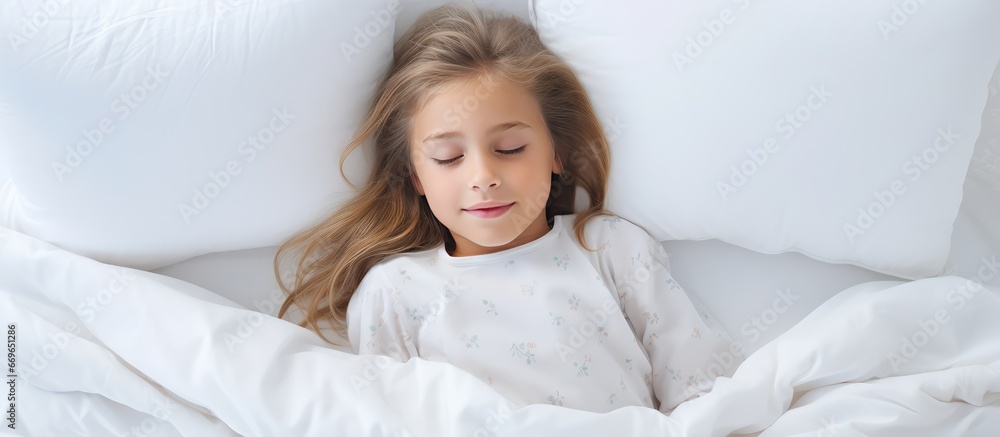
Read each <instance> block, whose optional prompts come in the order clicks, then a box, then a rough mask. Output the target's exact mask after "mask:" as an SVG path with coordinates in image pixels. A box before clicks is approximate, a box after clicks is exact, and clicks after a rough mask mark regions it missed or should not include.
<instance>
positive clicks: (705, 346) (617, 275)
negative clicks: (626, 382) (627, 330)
mask: <svg viewBox="0 0 1000 437" xmlns="http://www.w3.org/2000/svg"><path fill="white" fill-rule="evenodd" d="M623 221H624V220H623ZM619 226H621V225H619ZM612 238H613V239H612V241H611V243H612V244H611V247H613V248H615V249H616V250H612V251H609V253H608V256H610V257H611V258H612V259H610V260H608V262H611V263H613V265H612V276H613V278H614V279H613V280H614V283H615V288H617V290H618V294H619V297H620V300H621V304H622V310H623V311H624V313H625V315H626V317H627V318H628V319H629V321H630V322H631V324H632V328H633V329H634V330H635V334H636V338H637V339H638V340H639V341H640V342H641V344H642V346H643V347H644V348H645V350H646V353H647V354H648V356H649V360H650V362H651V363H652V372H653V373H652V375H649V378H650V379H651V383H652V386H653V393H654V394H655V395H656V398H657V399H658V401H659V403H660V405H659V408H658V409H659V411H660V412H662V413H664V414H668V415H669V414H670V413H671V412H673V410H674V409H675V408H676V407H677V406H678V405H679V404H681V403H682V402H684V401H687V400H690V399H694V398H697V397H699V396H701V395H703V394H705V393H707V392H709V391H711V389H712V387H713V386H714V385H715V379H716V378H717V377H719V376H727V377H728V376H732V375H733V374H734V373H735V372H736V368H737V367H738V366H739V364H740V363H741V362H742V361H743V353H742V348H741V347H740V346H739V344H737V343H735V342H733V340H732V338H731V337H730V335H729V333H728V332H727V331H726V330H725V328H723V327H722V326H721V325H720V324H718V322H716V321H715V319H714V318H710V317H709V316H708V311H706V310H705V309H704V308H703V306H702V305H701V304H700V302H698V301H697V300H695V299H692V298H691V297H690V296H688V294H687V293H686V292H685V291H684V290H683V289H682V288H681V286H680V285H679V284H678V283H677V281H675V280H674V278H673V277H672V276H671V275H670V271H669V268H668V265H669V264H668V258H667V253H666V250H665V249H664V248H663V245H662V244H661V243H660V242H658V241H656V239H654V238H653V237H652V236H650V235H649V233H647V232H646V231H645V230H644V229H643V228H641V227H639V226H637V225H634V224H631V222H625V223H624V226H623V228H622V229H619V230H618V231H617V232H614V233H613V234H612Z"/></svg>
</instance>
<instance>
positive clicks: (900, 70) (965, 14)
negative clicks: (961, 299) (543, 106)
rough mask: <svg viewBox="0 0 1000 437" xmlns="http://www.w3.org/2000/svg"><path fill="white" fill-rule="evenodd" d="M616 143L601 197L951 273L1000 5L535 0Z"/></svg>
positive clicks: (659, 218)
mask: <svg viewBox="0 0 1000 437" xmlns="http://www.w3.org/2000/svg"><path fill="white" fill-rule="evenodd" d="M531 13H532V22H533V23H534V24H535V26H536V27H537V28H538V30H539V33H540V34H541V37H542V40H543V41H544V43H545V44H546V45H547V46H548V47H549V48H551V49H552V50H553V51H554V52H555V53H556V54H558V55H559V56H560V57H562V58H563V59H564V60H565V61H567V62H568V63H569V64H570V65H571V66H572V67H573V68H574V70H575V71H576V72H577V73H578V74H579V76H580V78H581V80H582V81H583V82H584V84H585V86H586V87H587V89H588V91H589V93H590V96H591V97H592V98H593V100H594V104H595V106H596V108H597V110H598V112H599V115H600V117H601V118H602V119H604V120H608V121H609V122H608V126H606V127H607V130H608V134H609V137H610V138H611V140H612V147H613V148H614V150H613V158H612V173H611V181H610V186H609V192H608V202H607V207H608V208H609V209H611V210H613V211H615V212H616V213H619V214H621V215H623V216H625V217H629V219H630V220H634V221H635V222H636V223H638V224H641V225H643V226H644V227H646V228H647V229H648V230H649V231H650V232H651V233H652V234H653V235H654V237H656V238H657V239H658V240H672V239H691V240H703V239H712V238H714V239H719V240H722V241H726V242H729V243H732V244H736V245H739V246H742V247H745V248H748V249H751V250H755V251H758V252H763V253H780V252H785V251H795V252H801V253H804V254H806V255H808V256H810V257H813V258H816V259H819V260H822V261H826V262H832V263H846V264H854V265H858V266H861V267H865V268H868V269H871V270H874V271H877V272H881V273H886V274H890V275H896V276H899V277H903V278H910V279H914V278H920V277H927V276H934V275H937V274H940V273H941V272H942V270H943V268H944V266H945V262H946V259H947V256H948V251H949V245H950V238H951V232H952V224H953V222H954V221H955V217H956V214H957V211H958V207H959V204H960V202H961V200H962V183H963V180H964V179H965V174H966V171H967V169H968V167H969V162H970V159H971V156H972V150H973V144H974V142H975V140H976V137H977V136H978V134H979V130H980V116H981V114H982V111H983V106H984V103H985V101H986V97H987V83H988V81H989V78H990V76H991V74H992V72H993V69H994V67H995V66H996V65H997V60H998V59H1000V26H998V25H997V17H1000V2H996V1H990V0H974V1H964V2H933V3H925V2H922V1H920V2H918V1H916V0H903V1H898V0H896V1H886V0H879V1H871V0H864V1H862V0H856V1H852V2H847V3H845V2H823V1H818V0H811V1H797V2H761V1H755V0H732V1H728V0H714V1H690V0H668V1H647V2H641V4H636V3H631V4H630V5H629V7H622V6H621V5H620V4H617V3H613V2H596V1H591V2H579V1H572V2H571V1H564V0H535V1H534V2H533V4H532V8H531Z"/></svg>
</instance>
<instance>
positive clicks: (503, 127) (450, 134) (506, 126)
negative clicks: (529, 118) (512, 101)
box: [423, 121, 531, 143]
mask: <svg viewBox="0 0 1000 437" xmlns="http://www.w3.org/2000/svg"><path fill="white" fill-rule="evenodd" d="M515 127H526V128H531V126H529V125H528V124H527V123H522V122H520V121H508V122H506V123H500V124H498V125H496V126H493V127H492V128H490V130H489V131H487V133H490V134H492V133H495V132H500V131H504V130H507V129H512V128H515ZM461 136H462V134H460V133H458V132H454V131H452V132H443V133H439V134H436V135H430V136H428V137H427V138H424V141H423V142H425V143H426V142H428V141H431V140H445V139H448V138H455V137H461Z"/></svg>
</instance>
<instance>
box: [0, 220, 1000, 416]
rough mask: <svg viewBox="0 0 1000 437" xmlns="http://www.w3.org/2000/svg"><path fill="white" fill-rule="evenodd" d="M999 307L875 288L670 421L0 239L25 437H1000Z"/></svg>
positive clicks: (943, 286) (929, 288)
mask: <svg viewBox="0 0 1000 437" xmlns="http://www.w3.org/2000/svg"><path fill="white" fill-rule="evenodd" d="M997 314H1000V292H998V291H997V290H995V289H988V288H984V287H981V286H978V283H977V282H976V281H970V280H968V279H964V278H959V277H953V276H950V277H941V278H930V279H922V280H917V281H912V282H894V281H893V282H871V283H865V284H860V285H858V286H855V287H851V288H849V289H847V290H844V291H843V292H841V293H839V294H838V295H836V296H835V297H833V298H832V299H830V300H829V301H827V302H825V303H824V304H823V305H821V306H820V307H819V308H817V309H816V310H815V311H814V312H813V313H811V314H810V315H809V316H808V317H806V318H805V319H804V320H802V321H801V322H800V323H799V324H797V325H796V326H794V327H793V328H792V329H790V330H789V331H788V332H786V333H784V334H782V335H781V336H779V337H778V338H776V339H775V340H774V341H772V342H771V343H769V344H767V345H765V346H764V347H762V348H760V349H759V350H758V351H756V352H755V353H753V354H752V355H750V356H749V357H747V359H746V360H745V361H744V362H743V363H742V364H741V365H740V366H739V368H738V370H737V371H736V373H735V375H733V377H732V378H721V379H719V380H718V381H716V385H715V388H714V389H713V391H712V392H710V393H708V394H706V395H704V396H702V397H700V398H697V399H694V400H691V401H688V402H685V403H683V404H681V405H680V406H679V407H677V409H676V410H674V412H673V413H672V414H671V415H670V416H665V415H663V414H661V413H659V412H658V411H656V410H653V409H649V408H643V407H626V408H622V409H619V410H615V411H612V412H609V413H604V414H598V413H590V412H584V411H577V410H571V409H568V408H563V407H558V406H553V405H528V406H525V407H521V408H517V409H514V408H512V403H510V402H508V401H507V400H506V399H504V398H503V397H502V396H500V395H499V394H498V393H496V392H495V391H493V390H492V389H491V388H490V387H489V386H487V385H485V384H483V383H482V382H481V381H479V380H478V379H477V378H476V377H474V376H472V375H470V374H468V373H466V372H464V371H462V370H461V369H459V368H456V367H454V366H452V365H450V364H447V363H438V362H430V361H424V360H421V359H411V360H410V361H408V362H406V363H396V362H391V361H389V360H378V359H376V358H374V357H370V356H369V357H359V356H355V355H352V354H349V353H344V352H341V351H338V350H335V349H332V348H330V347H329V345H327V344H326V343H324V342H323V341H322V340H321V339H320V338H319V337H318V336H316V335H315V334H314V333H312V332H311V331H309V330H306V329H304V328H301V327H299V326H297V325H294V324H292V323H289V322H287V321H284V320H280V319H276V318H274V317H270V316H268V315H264V314H261V313H259V312H255V311H251V310H248V309H246V308H243V307H241V306H240V305H237V304H235V303H233V302H231V301H229V300H227V299H224V298H222V297H221V296H219V295H216V294H214V293H212V292H210V291H208V290H205V289H202V288H199V287H197V286H194V285H193V284H189V283H187V282H183V281H179V280H176V279H173V278H168V277H165V276H161V275H157V274H153V273H149V272H145V271H141V270H133V269H127V268H122V267H119V266H113V265H107V264H102V263H99V262H97V261H94V260H92V259H88V258H85V257H82V256H78V255H75V254H73V253H70V252H67V251H64V250H61V249H59V248H57V247H54V246H52V245H50V244H48V243H46V242H43V241H40V240H37V239H35V238H32V237H30V236H27V235H24V234H21V233H18V232H15V231H11V230H8V229H3V228H0V323H3V324H4V325H5V326H8V325H10V326H11V327H12V328H11V329H12V330H14V331H16V335H15V336H14V337H15V338H16V340H15V341H13V342H9V343H8V346H9V350H14V352H11V353H10V355H9V356H10V357H11V358H13V359H14V360H15V363H16V368H15V369H14V373H13V374H15V375H16V376H15V377H13V378H9V377H8V378H7V380H8V381H13V382H8V384H7V385H8V388H9V390H8V391H10V392H12V393H13V394H15V395H16V396H14V399H13V401H11V402H7V403H8V404H15V405H14V406H13V407H10V408H5V410H13V411H14V413H10V412H8V413H6V414H5V422H4V425H5V427H4V430H5V431H8V432H13V433H14V434H22V435H108V434H114V435H199V436H215V435H222V436H224V435H245V436H271V435H331V434H332V435H414V436H425V435H482V436H487V435H510V436H521V435H564V434H578V435H623V434H624V435H650V434H656V435H691V436H722V435H761V436H769V435H776V436H777V435H780V436H787V435H805V434H808V435H814V436H850V435H907V436H908V435H995V432H996V430H998V429H1000V337H998V335H997V333H998V332H1000V317H997ZM11 347H12V348H13V349H11ZM14 392H16V393H14ZM11 421H14V426H16V430H12V429H10V428H8V427H7V425H10V424H11Z"/></svg>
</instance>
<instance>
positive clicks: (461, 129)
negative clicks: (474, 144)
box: [410, 79, 542, 144]
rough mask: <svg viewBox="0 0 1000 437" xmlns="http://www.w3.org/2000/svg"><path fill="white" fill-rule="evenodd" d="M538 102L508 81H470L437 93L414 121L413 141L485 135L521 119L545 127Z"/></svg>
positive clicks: (430, 98)
mask: <svg viewBox="0 0 1000 437" xmlns="http://www.w3.org/2000/svg"><path fill="white" fill-rule="evenodd" d="M541 119H542V116H541V113H540V110H539V107H538V102H537V101H535V99H534V97H533V96H532V95H531V94H530V93H528V91H527V90H525V89H524V88H523V87H521V86H518V85H516V84H511V83H508V82H488V81H485V80H480V79H475V80H466V81H461V82H458V83H454V84H449V85H448V86H446V87H443V88H442V89H440V90H438V91H436V92H435V93H434V94H432V95H431V96H430V97H428V99H427V102H426V104H425V105H424V106H423V108H421V109H420V110H418V111H417V112H416V113H415V114H414V117H413V120H412V123H413V124H412V129H411V131H412V135H411V138H410V140H411V142H413V143H415V144H419V143H422V142H423V140H424V139H425V138H427V137H429V136H433V135H436V134H440V133H443V132H456V133H458V134H459V135H461V136H463V137H468V136H479V135H484V134H485V132H486V131H487V130H489V129H490V128H491V127H493V126H495V125H496V124H498V123H504V122H508V121H513V120H518V121H522V122H525V123H527V124H529V125H531V126H541V125H542V124H541Z"/></svg>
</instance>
